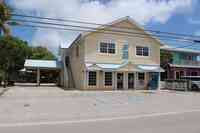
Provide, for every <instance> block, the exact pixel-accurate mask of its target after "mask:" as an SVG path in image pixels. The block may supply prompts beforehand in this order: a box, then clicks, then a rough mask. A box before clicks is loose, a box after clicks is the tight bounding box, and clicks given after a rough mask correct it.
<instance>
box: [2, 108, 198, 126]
mask: <svg viewBox="0 0 200 133" xmlns="http://www.w3.org/2000/svg"><path fill="white" fill-rule="evenodd" d="M195 112H200V109H194V110H189V111H183V112H166V113H152V114H144V115H136V116H121V117H110V118H97V119H86V120H72V121H47V122H27V123H12V124H0V127H23V126H43V125H60V124H80V123H90V122H103V121H114V120H130V119H140V118H147V117H159V116H169V115H181V114H185V113H195Z"/></svg>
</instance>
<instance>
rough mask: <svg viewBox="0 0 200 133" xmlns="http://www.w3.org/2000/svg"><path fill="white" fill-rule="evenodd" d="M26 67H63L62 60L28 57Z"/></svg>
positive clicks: (57, 68)
mask: <svg viewBox="0 0 200 133" xmlns="http://www.w3.org/2000/svg"><path fill="white" fill-rule="evenodd" d="M24 67H25V68H27V69H37V68H40V69H56V70H59V69H61V62H59V61H57V60H31V59H26V61H25V64H24Z"/></svg>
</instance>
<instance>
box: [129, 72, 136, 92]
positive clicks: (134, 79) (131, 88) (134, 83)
mask: <svg viewBox="0 0 200 133" xmlns="http://www.w3.org/2000/svg"><path fill="white" fill-rule="evenodd" d="M129 74H133V88H129ZM135 78H136V76H135V73H134V72H128V74H127V79H128V82H127V84H128V85H127V87H128V90H134V89H135Z"/></svg>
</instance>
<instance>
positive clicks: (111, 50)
mask: <svg viewBox="0 0 200 133" xmlns="http://www.w3.org/2000/svg"><path fill="white" fill-rule="evenodd" d="M115 51H116V50H115V43H107V42H101V43H100V53H108V54H115Z"/></svg>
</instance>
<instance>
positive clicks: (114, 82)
mask: <svg viewBox="0 0 200 133" xmlns="http://www.w3.org/2000/svg"><path fill="white" fill-rule="evenodd" d="M116 77H117V75H116V72H115V71H114V72H113V90H117V84H116Z"/></svg>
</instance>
